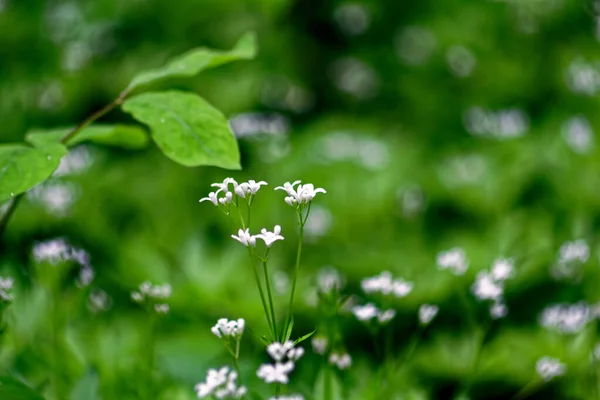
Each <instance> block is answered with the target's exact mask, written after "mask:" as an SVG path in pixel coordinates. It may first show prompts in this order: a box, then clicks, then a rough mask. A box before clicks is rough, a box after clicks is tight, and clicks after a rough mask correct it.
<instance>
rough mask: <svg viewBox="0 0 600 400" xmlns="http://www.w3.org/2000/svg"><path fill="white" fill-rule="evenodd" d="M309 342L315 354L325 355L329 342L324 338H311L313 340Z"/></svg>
mask: <svg viewBox="0 0 600 400" xmlns="http://www.w3.org/2000/svg"><path fill="white" fill-rule="evenodd" d="M310 342H311V344H312V348H313V351H314V352H315V353H317V354H321V355H322V354H325V352H326V351H327V345H328V344H329V341H328V340H327V338H326V337H324V336H313V338H312V340H311V341H310Z"/></svg>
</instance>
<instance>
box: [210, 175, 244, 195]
mask: <svg viewBox="0 0 600 400" xmlns="http://www.w3.org/2000/svg"><path fill="white" fill-rule="evenodd" d="M230 184H232V185H233V191H235V189H236V188H237V187H238V183H237V182H236V181H235V179H233V178H225V179H224V180H223V183H213V184H211V185H210V186H212V187H216V188H218V190H217V193H219V192H223V193H225V194H227V193H230V191H229V185H230Z"/></svg>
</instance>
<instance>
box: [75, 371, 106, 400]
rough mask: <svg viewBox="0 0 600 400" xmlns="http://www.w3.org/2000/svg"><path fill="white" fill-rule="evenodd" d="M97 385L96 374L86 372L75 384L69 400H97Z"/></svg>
mask: <svg viewBox="0 0 600 400" xmlns="http://www.w3.org/2000/svg"><path fill="white" fill-rule="evenodd" d="M98 383H99V380H98V374H97V373H96V372H95V371H94V370H93V369H90V370H88V371H87V372H86V373H85V375H83V376H82V377H81V379H79V381H77V383H75V387H73V391H72V392H71V397H70V400H98V399H99V398H100V397H99V396H98Z"/></svg>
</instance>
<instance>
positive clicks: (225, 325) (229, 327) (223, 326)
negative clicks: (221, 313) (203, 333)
mask: <svg viewBox="0 0 600 400" xmlns="http://www.w3.org/2000/svg"><path fill="white" fill-rule="evenodd" d="M245 326H246V321H244V319H243V318H239V319H238V320H237V321H236V320H231V321H229V320H227V318H220V319H219V320H218V321H217V323H216V325H215V326H213V327H212V328H211V329H210V330H211V332H212V333H214V334H215V336H217V337H219V338H223V337H229V336H231V337H233V338H234V339H239V338H241V337H242V335H243V334H244V327H245Z"/></svg>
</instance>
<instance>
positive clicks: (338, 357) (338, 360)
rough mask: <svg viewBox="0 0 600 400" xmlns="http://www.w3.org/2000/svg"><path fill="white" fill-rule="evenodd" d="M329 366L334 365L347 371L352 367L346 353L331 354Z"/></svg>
mask: <svg viewBox="0 0 600 400" xmlns="http://www.w3.org/2000/svg"><path fill="white" fill-rule="evenodd" d="M329 364H331V365H335V366H336V367H338V368H339V369H347V368H350V366H351V365H352V357H350V354H348V353H331V355H330V356H329Z"/></svg>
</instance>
